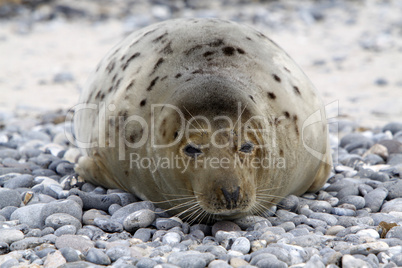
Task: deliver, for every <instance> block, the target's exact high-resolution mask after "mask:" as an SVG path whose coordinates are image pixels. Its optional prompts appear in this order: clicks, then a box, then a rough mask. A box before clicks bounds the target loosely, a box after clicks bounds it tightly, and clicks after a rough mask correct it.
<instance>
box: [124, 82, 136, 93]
mask: <svg viewBox="0 0 402 268" xmlns="http://www.w3.org/2000/svg"><path fill="white" fill-rule="evenodd" d="M134 83H135V80H133V81H131V82H130V84H128V86H127V87H126V91H128V90H130V89H131V88H132V87H133V86H134Z"/></svg>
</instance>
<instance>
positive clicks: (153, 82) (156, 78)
mask: <svg viewBox="0 0 402 268" xmlns="http://www.w3.org/2000/svg"><path fill="white" fill-rule="evenodd" d="M158 79H159V76H157V77H155V78H154V80H152V81H151V83H150V84H149V86H148V88H147V91H150V90H151V89H152V88H153V87H154V86H155V84H156V82H157V81H158Z"/></svg>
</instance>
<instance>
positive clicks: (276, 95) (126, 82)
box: [75, 19, 331, 205]
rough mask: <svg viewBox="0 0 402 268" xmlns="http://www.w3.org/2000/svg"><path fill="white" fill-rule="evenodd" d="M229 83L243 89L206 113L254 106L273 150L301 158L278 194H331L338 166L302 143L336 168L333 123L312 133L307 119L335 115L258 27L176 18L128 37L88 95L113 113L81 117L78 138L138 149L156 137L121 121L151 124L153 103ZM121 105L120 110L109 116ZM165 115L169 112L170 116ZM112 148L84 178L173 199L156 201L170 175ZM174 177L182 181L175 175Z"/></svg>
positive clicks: (85, 167) (88, 156)
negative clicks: (331, 175) (146, 137)
mask: <svg viewBox="0 0 402 268" xmlns="http://www.w3.org/2000/svg"><path fill="white" fill-rule="evenodd" d="M219 79H223V80H224V81H228V82H227V83H229V84H233V85H234V86H233V87H234V88H235V89H233V91H230V90H229V91H224V90H223V89H222V92H221V93H219V96H222V98H226V99H224V100H223V101H221V100H213V99H212V100H209V101H208V102H210V103H204V107H201V108H200V109H202V108H205V109H209V110H210V111H211V112H214V111H217V112H219V110H220V109H226V110H227V111H229V110H231V109H232V108H233V107H230V105H231V103H230V100H232V99H235V98H239V99H241V100H242V102H244V104H246V106H247V109H246V113H249V114H258V115H262V116H264V117H266V118H267V121H268V127H269V128H270V131H272V132H273V133H276V134H275V136H274V138H275V139H277V140H276V142H277V144H279V145H280V146H279V147H278V148H272V151H274V152H276V153H277V155H280V156H281V157H285V158H287V157H289V159H290V157H292V156H291V155H292V152H296V153H298V155H296V156H295V157H296V158H295V159H293V160H292V161H293V162H292V163H293V164H294V166H292V167H290V169H289V170H288V171H286V172H284V173H281V174H276V175H275V173H274V172H273V171H272V172H270V173H267V174H265V175H264V176H267V177H269V176H274V175H275V176H277V178H273V180H274V182H273V183H272V184H271V185H272V186H275V185H276V186H278V187H280V188H281V189H285V188H286V190H282V191H279V192H277V193H275V194H276V195H286V194H291V193H293V194H301V193H303V192H305V191H306V190H308V189H310V190H317V189H318V188H319V187H321V186H322V184H323V183H324V182H325V180H326V176H327V174H328V171H329V165H328V164H325V165H323V164H322V162H321V161H318V160H317V159H315V158H314V157H312V156H311V155H308V154H307V153H306V152H305V151H304V149H303V147H302V143H303V142H307V144H308V145H309V146H311V148H314V149H316V150H318V151H323V152H324V157H325V158H326V159H321V160H325V161H326V163H329V162H330V158H331V157H330V154H329V147H328V140H327V127H326V121H325V117H323V118H322V119H323V120H322V121H321V123H319V124H315V125H312V126H310V127H308V128H306V129H304V130H303V129H302V128H303V123H304V121H305V120H306V119H307V118H308V117H309V116H311V115H312V114H313V113H314V112H315V111H320V113H321V115H325V112H324V109H323V105H322V101H321V100H320V99H319V97H317V96H318V94H317V93H316V89H315V88H314V86H313V85H312V83H311V82H310V81H309V79H308V78H307V77H306V76H305V74H304V73H303V72H302V71H301V70H300V68H299V67H298V66H297V65H296V64H295V63H294V61H293V60H292V59H291V58H290V57H289V56H288V55H287V54H286V53H285V52H284V51H283V50H282V49H281V48H280V47H279V46H278V45H277V44H276V43H274V42H273V41H272V40H271V39H269V38H268V37H267V36H265V35H264V34H262V33H260V32H258V31H256V30H254V29H252V28H250V27H248V26H244V25H239V24H237V23H234V22H230V21H224V20H219V19H178V20H170V21H165V22H161V23H158V24H154V25H151V26H149V27H146V28H144V29H141V30H139V31H136V32H134V33H133V34H131V35H130V36H128V37H127V38H126V39H124V40H123V41H122V42H121V43H119V44H118V45H117V46H116V47H114V48H113V49H112V50H111V51H110V52H109V53H108V54H107V55H106V56H105V57H104V59H103V60H102V61H101V63H100V64H99V65H98V67H97V69H96V71H95V72H94V73H93V75H92V76H91V77H90V79H89V81H88V86H86V88H85V90H84V91H83V92H82V94H81V97H80V103H83V104H95V105H96V107H98V108H99V109H101V108H105V109H104V110H105V112H104V113H100V112H99V110H95V111H93V110H90V109H86V110H83V111H81V112H79V113H77V115H76V117H75V130H76V137H77V139H78V140H79V141H81V142H86V143H91V142H94V141H98V142H99V141H100V140H102V139H106V140H108V142H109V143H110V144H111V143H114V144H115V145H116V144H119V140H118V138H119V137H120V136H119V135H123V136H124V137H125V138H126V141H128V142H134V141H137V140H138V139H139V137H141V135H142V134H143V133H144V132H145V131H146V130H145V129H143V126H141V125H140V124H139V123H138V122H137V123H133V124H132V125H130V126H129V127H128V128H127V129H125V130H124V131H126V132H124V131H123V130H121V129H117V128H119V124H118V122H119V120H120V119H127V118H129V117H130V116H132V115H136V116H140V117H142V118H144V119H145V120H146V121H147V122H149V121H150V120H151V119H150V118H151V116H152V115H153V114H152V111H151V110H150V109H151V108H150V107H151V104H161V103H162V104H164V103H167V104H168V103H170V104H177V103H180V101H179V100H180V99H181V98H191V96H190V95H186V94H187V93H186V92H185V88H194V87H197V86H198V85H199V84H200V81H201V82H202V83H203V81H210V80H211V81H219ZM225 83H226V82H225ZM206 88H208V87H206ZM197 90H198V91H197V92H195V93H194V94H195V95H194V96H199V97H194V98H199V99H200V100H203V98H204V97H205V95H208V94H209V93H208V92H206V93H205V94H204V93H203V92H202V91H203V90H207V89H203V88H202V87H200V89H197ZM183 96H185V97H183ZM215 101H216V102H215ZM111 104H113V105H114V107H115V109H113V110H111V109H106V107H110V105H111ZM201 104H202V102H201ZM164 108H165V106H163V107H161V108H160V112H161V113H162V112H164V111H165V110H164ZM233 110H235V109H234V108H233ZM102 111H103V110H102ZM110 118H113V120H111V119H110ZM163 120H164V121H163ZM163 120H162V119H161V121H160V122H159V121H158V122H159V124H160V125H159V129H158V131H160V132H158V133H160V136H161V139H165V138H166V137H172V138H173V137H174V138H176V137H177V136H178V135H179V132H178V131H175V130H173V129H171V128H172V126H174V125H175V124H177V122H175V121H172V120H173V119H172V118H171V117H166V118H165V119H163ZM105 125H106V126H108V127H109V128H116V129H117V130H119V131H117V134H116V135H115V137H114V136H113V137H112V136H110V133H107V131H105V132H102V131H100V130H103V129H105ZM106 129H107V127H106ZM123 132H124V133H123ZM169 135H170V136H169ZM113 139H115V140H113ZM303 139H304V140H303ZM102 146H103V145H102V144H98V146H95V147H94V148H88V149H83V154H84V156H85V159H84V160H83V161H80V166H79V168H78V169H77V170H78V171H79V172H80V174H81V175H82V176H83V177H84V178H85V179H87V180H89V181H91V182H94V183H99V184H102V185H104V186H106V187H118V188H123V189H125V190H128V191H131V192H133V193H135V194H137V195H138V196H139V197H141V198H144V199H152V200H153V201H164V200H165V199H164V197H163V196H161V195H157V197H155V198H153V197H152V195H155V189H160V190H161V191H162V189H163V190H166V189H169V186H170V183H171V182H170V181H169V180H171V179H170V178H168V176H167V175H166V174H165V173H163V172H159V173H156V174H150V173H149V172H147V171H143V170H135V169H130V168H129V166H128V165H129V163H128V162H127V161H126V162H124V161H119V160H118V156H117V152H116V150H114V149H111V148H109V147H108V146H103V147H102ZM144 147H145V148H140V149H132V150H128V151H127V155H126V159H127V158H128V157H129V155H128V153H130V152H137V153H139V154H140V155H144V156H146V155H149V154H152V152H153V149H152V148H149V147H147V146H144ZM296 173H297V174H296ZM170 175H171V176H173V177H174V173H173V174H170ZM158 176H159V177H158ZM306 177H310V180H311V177H312V178H313V179H314V181H309V183H305V181H306V180H307V179H305V178H306ZM281 178H283V180H282V179H281ZM298 178H299V179H298ZM161 180H163V181H161ZM275 180H276V181H275ZM281 180H282V181H281ZM179 186H180V185H179ZM183 187H184V186H183ZM147 189H150V190H147ZM166 191H167V190H166ZM173 193H174V191H173ZM276 201H278V200H272V202H276ZM173 203H174V202H173ZM171 205H172V204H171Z"/></svg>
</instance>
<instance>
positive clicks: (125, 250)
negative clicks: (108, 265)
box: [106, 246, 131, 262]
mask: <svg viewBox="0 0 402 268" xmlns="http://www.w3.org/2000/svg"><path fill="white" fill-rule="evenodd" d="M106 255H107V256H108V257H109V258H110V260H111V261H112V262H115V261H116V260H117V259H119V258H121V257H131V250H130V248H129V247H122V246H115V247H111V248H109V249H108V250H107V251H106Z"/></svg>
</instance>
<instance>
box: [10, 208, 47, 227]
mask: <svg viewBox="0 0 402 268" xmlns="http://www.w3.org/2000/svg"><path fill="white" fill-rule="evenodd" d="M45 206H46V204H43V203H42V204H33V205H29V206H25V207H20V208H18V209H16V210H15V211H14V212H13V213H12V214H11V216H10V220H18V221H19V222H20V223H22V224H26V225H28V226H29V227H31V228H42V226H43V225H42V219H43V217H42V216H41V214H42V210H43V208H44V207H45ZM44 220H45V219H43V221H44Z"/></svg>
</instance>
